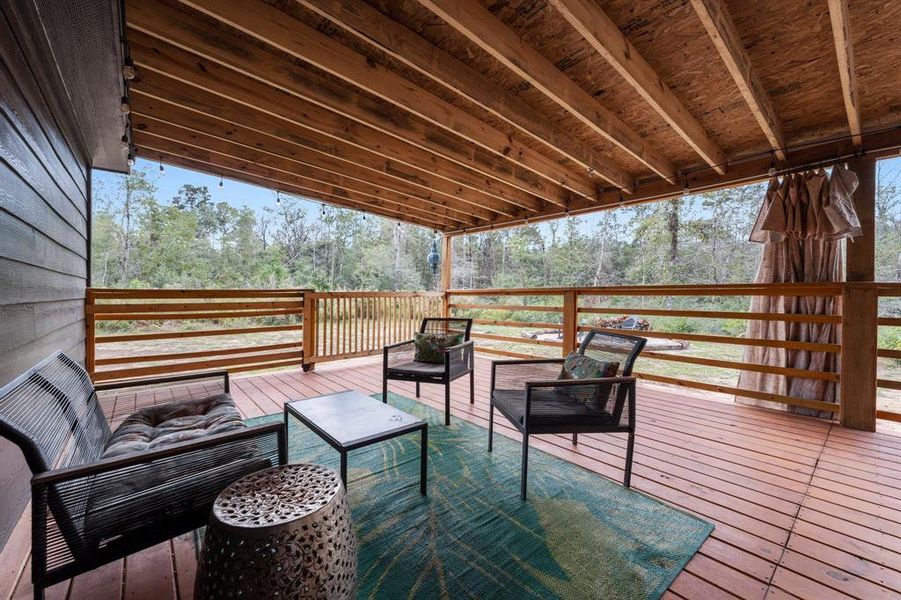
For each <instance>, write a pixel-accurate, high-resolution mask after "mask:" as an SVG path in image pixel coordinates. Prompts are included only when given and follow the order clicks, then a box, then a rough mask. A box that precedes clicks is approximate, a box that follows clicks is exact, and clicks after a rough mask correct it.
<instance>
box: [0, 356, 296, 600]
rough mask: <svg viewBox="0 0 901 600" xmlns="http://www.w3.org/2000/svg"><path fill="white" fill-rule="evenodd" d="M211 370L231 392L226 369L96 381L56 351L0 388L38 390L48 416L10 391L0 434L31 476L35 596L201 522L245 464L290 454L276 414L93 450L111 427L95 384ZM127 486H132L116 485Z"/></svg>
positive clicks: (29, 393) (2, 393) (124, 385)
mask: <svg viewBox="0 0 901 600" xmlns="http://www.w3.org/2000/svg"><path fill="white" fill-rule="evenodd" d="M54 361H56V363H58V364H59V365H61V366H60V367H59V369H68V371H67V372H66V379H65V381H66V382H67V383H71V384H72V385H71V386H68V387H70V388H71V389H63V387H66V386H61V385H59V382H56V383H54V382H53V381H51V380H49V379H48V378H47V377H45V376H44V375H43V373H45V372H47V371H46V369H48V368H50V367H51V366H52V367H53V368H57V367H56V366H55V364H54ZM57 372H61V371H57ZM211 378H216V379H217V380H218V379H219V378H221V385H222V389H223V390H224V392H223V393H226V394H227V393H228V391H229V382H228V373H227V372H225V371H217V372H205V373H197V374H188V375H177V376H171V377H158V378H149V379H139V380H130V381H126V382H121V383H108V384H101V385H97V386H94V385H93V384H92V382H91V379H90V377H89V376H88V374H87V372H86V371H84V369H83V368H82V367H81V365H80V364H78V363H77V362H75V361H74V360H72V359H71V358H69V357H68V356H66V355H65V354H63V353H62V352H58V353H56V354H54V355H52V356H50V357H48V358H47V359H45V360H43V361H41V362H40V363H38V364H37V365H35V366H34V367H32V368H31V369H29V370H28V371H26V372H25V373H23V374H22V375H20V376H19V377H17V378H16V379H15V380H13V381H12V382H10V383H9V384H7V385H6V386H4V387H3V388H2V389H0V408H3V407H4V403H3V401H4V399H6V398H7V396H9V395H10V394H24V395H25V396H23V398H22V399H25V398H33V397H36V395H38V394H41V393H43V394H44V396H43V400H44V401H43V403H38V402H35V406H38V405H40V406H42V407H43V409H44V413H46V414H41V415H34V414H31V415H29V414H27V412H23V411H27V410H29V407H28V405H27V403H26V402H18V403H16V397H15V396H14V397H13V400H11V401H10V402H13V403H12V404H8V405H7V407H6V408H7V409H8V410H9V411H10V412H9V413H8V414H4V413H3V412H2V411H0V436H3V437H5V438H7V439H9V440H11V441H12V442H13V443H15V444H16V445H17V446H18V447H19V448H20V449H21V451H22V453H23V455H24V456H25V460H26V462H27V463H28V466H29V468H30V470H31V472H32V474H33V477H32V479H31V496H32V502H31V508H32V564H31V567H32V582H33V584H34V597H35V598H36V599H41V598H43V597H44V590H45V588H47V587H49V586H51V585H53V584H55V583H59V582H61V581H64V580H66V579H70V578H72V577H74V576H76V575H79V574H81V573H85V572H87V571H90V570H92V569H94V568H97V567H99V566H102V565H104V564H106V563H108V562H111V561H113V560H117V559H119V558H123V557H125V556H127V555H129V554H133V553H134V552H137V551H140V550H143V549H145V548H149V547H151V546H153V545H155V544H158V543H160V542H163V541H166V540H168V539H171V538H172V537H175V536H177V535H181V534H183V533H187V532H190V531H193V530H195V529H197V528H198V527H201V526H203V525H205V524H206V522H207V519H208V518H209V513H210V509H211V507H212V503H213V501H214V500H215V498H216V496H217V495H218V494H219V492H220V491H222V489H224V488H225V487H227V486H228V485H229V484H230V483H232V482H233V481H235V480H236V479H237V478H239V477H240V476H242V475H244V474H246V473H247V472H250V471H251V469H252V470H254V471H255V470H258V469H259V468H264V467H265V466H274V465H275V464H285V463H286V462H287V440H286V437H285V429H284V424H283V423H282V422H277V423H271V424H265V425H258V426H253V427H246V428H243V429H240V430H237V431H231V432H226V433H220V434H213V435H209V436H205V437H201V438H198V439H194V440H188V441H184V442H178V443H173V444H171V445H166V446H164V447H161V448H158V449H154V450H149V451H145V452H139V453H133V454H125V455H121V456H113V457H109V458H100V454H101V453H102V450H103V448H104V447H105V445H106V442H107V439H105V438H104V436H106V437H108V435H109V433H110V428H109V423H108V420H107V418H108V417H107V415H106V414H105V413H104V411H103V407H102V406H101V404H100V400H99V399H98V395H97V392H106V391H110V390H127V389H129V388H142V389H141V390H140V391H141V392H143V391H145V390H146V389H147V388H151V389H152V388H155V387H158V386H169V387H173V386H178V385H188V384H190V382H197V381H199V380H203V379H207V380H209V379H211ZM74 388H78V389H74ZM23 390H24V391H23ZM48 394H49V397H48ZM51 398H52V400H51ZM37 417H40V418H37ZM54 417H56V418H54ZM38 422H40V423H41V424H40V430H38V431H30V432H29V431H26V429H27V428H29V427H30V425H26V426H23V425H22V423H26V424H31V425H33V424H36V423H38ZM17 423H18V426H17ZM32 429H34V428H32ZM86 459H87V460H86ZM142 486H143V487H142ZM126 489H127V490H128V491H129V492H130V493H123V490H126ZM117 493H118V495H116V494H117ZM161 499H162V500H161ZM104 511H105V512H104ZM115 514H119V515H122V514H127V518H128V520H129V523H128V525H125V524H122V523H121V521H120V529H119V530H117V527H116V526H117V523H116V522H105V521H103V520H102V517H103V516H104V515H115ZM93 522H96V527H92V525H91V524H92V523H93ZM121 528H125V531H122V530H121ZM51 563H52V564H51Z"/></svg>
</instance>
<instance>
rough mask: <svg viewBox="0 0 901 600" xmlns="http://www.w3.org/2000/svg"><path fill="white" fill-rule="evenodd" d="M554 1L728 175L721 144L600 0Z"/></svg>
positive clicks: (571, 21) (640, 90)
mask: <svg viewBox="0 0 901 600" xmlns="http://www.w3.org/2000/svg"><path fill="white" fill-rule="evenodd" d="M550 2H551V4H552V5H553V6H554V7H555V8H556V9H557V10H558V11H559V12H560V14H561V15H563V17H564V18H565V19H566V20H567V21H568V22H569V24H570V25H572V27H573V28H574V29H575V30H576V31H578V32H579V34H580V35H581V36H582V37H583V38H585V40H586V41H587V42H588V43H589V44H590V45H591V47H592V48H594V49H595V50H596V51H597V53H598V54H600V55H601V57H603V58H604V60H605V61H607V62H608V63H609V64H610V65H611V66H612V67H613V68H614V69H616V72H617V73H619V74H620V75H621V76H622V77H623V78H624V79H625V80H626V81H627V82H628V83H629V84H630V85H631V86H632V87H633V88H635V90H636V91H637V92H638V93H639V94H641V96H642V98H644V99H645V100H646V101H647V102H648V104H650V105H651V106H652V107H653V108H654V110H656V111H657V113H658V114H659V115H660V116H661V117H663V118H664V119H665V120H666V122H667V123H669V124H670V126H671V127H672V128H673V129H674V130H675V131H676V133H678V134H679V135H680V136H681V137H682V139H684V140H685V141H686V142H688V144H689V145H690V146H691V147H692V148H693V149H694V150H695V152H697V153H698V154H699V155H700V156H701V158H703V159H704V161H705V162H707V164H708V165H710V166H711V167H713V169H714V170H715V171H716V172H717V173H719V174H721V175H722V174H724V173H725V172H726V155H725V154H724V153H723V151H722V150H721V149H720V147H719V146H718V145H717V143H716V142H714V141H713V139H711V137H710V135H709V134H708V133H707V131H705V130H704V128H703V127H702V126H701V124H700V123H698V121H697V120H696V119H695V118H694V117H693V116H692V114H691V113H690V112H689V111H688V109H687V108H685V105H683V104H682V102H681V101H680V100H679V99H678V98H677V97H676V95H675V94H674V93H673V92H672V90H670V88H669V86H667V85H666V83H664V82H663V80H661V79H660V76H659V75H658V74H657V72H656V71H655V70H654V68H653V67H652V66H651V65H650V64H648V61H646V60H645V59H644V57H643V56H642V55H641V54H640V53H639V52H638V49H636V48H635V46H633V45H632V42H630V41H629V39H628V38H626V36H625V35H623V33H622V32H621V31H620V29H619V27H617V25H616V23H614V22H613V20H611V19H610V17H608V16H607V13H605V12H604V11H603V10H602V9H601V7H600V6H598V4H597V2H596V0H550Z"/></svg>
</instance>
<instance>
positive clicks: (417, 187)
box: [132, 86, 497, 223]
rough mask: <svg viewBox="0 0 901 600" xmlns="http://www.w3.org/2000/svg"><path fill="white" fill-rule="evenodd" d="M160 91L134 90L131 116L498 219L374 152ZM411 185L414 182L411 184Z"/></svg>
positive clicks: (451, 210)
mask: <svg viewBox="0 0 901 600" xmlns="http://www.w3.org/2000/svg"><path fill="white" fill-rule="evenodd" d="M145 90H149V93H145ZM158 92H159V90H158V89H154V88H147V87H144V86H142V87H133V88H132V104H133V107H134V111H135V112H137V113H138V114H141V115H147V116H150V117H152V118H155V119H157V120H160V121H163V122H167V123H173V124H179V125H184V126H187V127H190V128H192V129H196V130H198V131H201V132H204V133H208V134H211V135H215V136H218V137H222V138H224V139H240V140H242V141H245V142H250V144H249V145H252V146H253V147H255V148H260V149H265V150H267V151H272V152H274V153H276V154H278V155H280V156H285V157H287V158H291V159H294V160H298V161H300V162H303V163H307V164H310V165H314V166H317V167H319V168H323V169H326V170H329V171H332V172H335V173H354V174H355V175H356V176H357V177H358V178H359V179H362V180H366V181H371V182H373V183H375V184H376V185H379V186H381V187H384V188H386V189H391V190H394V191H396V192H398V193H400V194H404V195H407V196H410V197H415V198H418V199H420V200H422V202H424V203H425V204H428V205H430V206H434V207H435V208H436V209H437V210H438V211H439V214H441V213H440V211H441V210H442V209H446V210H447V211H448V216H455V217H456V218H458V219H460V220H462V221H469V222H471V223H475V222H478V221H490V220H491V219H492V218H493V217H495V216H496V215H497V213H493V212H492V211H488V210H484V209H478V208H476V207H474V206H471V205H468V204H466V203H464V202H461V201H459V200H458V199H457V198H454V197H453V196H444V195H442V194H438V193H435V192H434V191H433V190H432V188H431V187H430V185H431V183H434V182H430V181H428V180H423V179H424V178H427V176H426V175H422V176H419V175H416V174H415V173H412V172H410V171H408V170H405V169H403V165H394V164H389V163H388V162H387V161H385V160H384V159H383V158H382V157H380V156H378V155H376V154H374V153H369V154H364V153H363V152H362V151H361V150H360V149H358V148H355V147H353V146H351V145H349V144H344V145H341V144H340V143H339V142H337V141H336V140H330V139H329V138H326V137H325V136H317V134H314V133H312V132H304V131H303V130H298V131H295V130H293V129H291V128H289V127H288V126H287V125H286V126H285V127H281V126H279V127H275V128H274V129H273V130H272V131H271V133H270V132H267V131H264V130H262V129H260V128H259V127H261V126H265V125H267V123H266V117H265V115H262V114H259V113H255V112H252V111H248V110H246V109H242V108H241V107H240V105H230V104H228V103H227V101H224V100H221V99H217V98H215V97H212V96H207V98H209V99H211V100H215V101H216V102H214V103H211V104H209V105H207V106H206V107H204V110H202V111H200V110H196V109H194V108H190V107H186V106H184V105H182V104H180V103H179V102H178V101H177V100H178V99H175V100H176V101H170V100H167V99H163V98H160V97H158V95H155V94H158ZM217 107H218V109H217ZM207 111H209V112H207ZM239 117H243V118H240V119H239ZM270 122H271V120H270ZM414 181H416V182H417V183H413V182H414Z"/></svg>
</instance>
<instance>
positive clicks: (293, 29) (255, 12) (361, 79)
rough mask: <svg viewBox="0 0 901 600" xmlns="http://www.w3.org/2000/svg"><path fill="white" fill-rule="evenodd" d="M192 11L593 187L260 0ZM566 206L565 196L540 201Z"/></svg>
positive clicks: (553, 178)
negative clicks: (287, 17)
mask: <svg viewBox="0 0 901 600" xmlns="http://www.w3.org/2000/svg"><path fill="white" fill-rule="evenodd" d="M181 2H182V3H183V4H185V5H187V6H190V7H191V8H194V9H196V10H199V11H201V12H203V13H204V14H206V15H208V16H210V17H212V18H214V19H216V20H218V21H219V22H221V23H224V24H226V25H228V26H229V27H232V28H234V29H237V30H238V31H241V32H243V33H245V34H246V35H248V36H251V37H254V38H256V39H258V40H259V41H261V42H263V43H265V44H268V45H270V46H272V47H274V48H277V49H279V50H280V51H282V52H284V53H286V54H289V55H291V56H293V57H295V58H298V59H300V60H303V61H305V62H308V63H310V64H311V65H313V66H315V67H317V68H319V69H322V70H323V71H325V72H327V73H330V74H331V75H334V76H335V77H338V78H339V79H342V80H344V81H346V82H347V83H349V84H351V85H354V86H357V87H359V88H360V89H363V90H366V91H367V92H369V93H371V94H373V95H374V96H377V97H378V98H381V99H382V100H384V101H386V102H389V103H391V104H393V105H395V106H397V107H398V108H400V109H402V110H406V111H408V112H410V113H412V114H414V115H416V116H417V117H420V118H422V119H423V120H425V121H427V122H429V123H431V124H432V125H434V126H436V127H440V128H442V129H444V130H446V131H447V132H448V133H451V134H454V135H457V136H459V137H461V138H463V139H464V140H466V141H468V142H470V143H472V144H475V145H476V146H479V147H481V148H483V149H484V150H487V151H488V152H492V153H494V154H496V155H497V156H499V157H502V158H505V159H508V160H510V161H512V162H514V163H516V164H517V165H519V166H520V167H522V168H524V169H528V170H529V171H531V172H532V173H534V174H535V175H537V176H539V177H542V178H545V179H547V180H548V181H549V182H550V183H551V184H554V185H557V186H562V187H564V188H567V189H569V190H571V191H573V192H575V193H577V194H580V195H582V196H594V195H595V193H596V192H597V188H596V186H595V184H594V182H592V181H591V180H590V178H589V177H588V175H587V174H584V173H575V172H574V171H573V170H572V169H568V168H566V167H565V166H563V165H561V164H559V163H557V162H555V161H554V160H552V159H550V158H548V157H547V156H545V155H543V154H541V153H540V152H537V151H535V150H533V149H532V148H530V147H529V146H526V145H525V144H523V143H522V142H520V141H519V140H517V139H516V138H513V137H511V136H509V135H507V134H506V133H504V132H503V131H500V130H498V129H496V128H494V127H492V126H491V125H489V124H488V123H485V122H484V121H481V120H480V119H478V118H476V117H474V116H473V115H471V114H469V113H467V112H466V111H464V110H462V109H460V108H457V107H456V106H454V105H453V104H450V103H449V102H447V101H445V100H443V99H441V98H439V97H438V96H436V95H434V94H432V93H430V92H428V91H427V90H425V89H423V88H421V87H419V86H417V85H416V84H414V83H413V82H411V81H409V80H408V79H405V78H403V77H401V76H400V75H398V74H396V73H394V72H392V71H390V70H389V69H387V68H385V67H383V66H381V65H379V64H377V63H375V62H374V61H372V60H370V59H368V58H367V57H366V56H363V55H361V54H358V53H357V52H355V51H354V50H352V49H351V48H348V47H347V46H345V45H343V44H341V43H340V42H338V41H336V40H334V39H332V38H330V37H329V36H327V35H325V34H323V33H320V32H318V31H316V30H315V29H313V28H312V27H308V26H306V25H304V24H303V23H301V22H299V21H297V20H291V19H286V17H285V13H284V12H282V11H280V10H278V9H277V8H275V7H272V6H270V5H268V4H266V3H265V2H263V1H262V0H181ZM545 198H546V199H547V200H549V201H551V202H553V203H555V204H559V205H560V206H566V199H567V198H566V195H562V196H553V195H549V196H545Z"/></svg>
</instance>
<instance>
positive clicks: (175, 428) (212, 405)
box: [103, 394, 245, 458]
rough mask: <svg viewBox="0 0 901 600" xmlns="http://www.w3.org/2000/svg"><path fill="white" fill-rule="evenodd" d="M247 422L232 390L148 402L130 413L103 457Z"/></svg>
mask: <svg viewBox="0 0 901 600" xmlns="http://www.w3.org/2000/svg"><path fill="white" fill-rule="evenodd" d="M244 426H245V425H244V422H243V421H242V420H241V414H240V413H239V412H238V409H237V407H236V406H235V403H234V401H233V400H232V399H231V396H229V395H228V394H219V395H217V396H210V397H209V398H202V399H196V400H187V401H180V402H170V403H167V404H160V405H157V406H148V407H146V408H142V409H141V410H139V411H137V412H135V413H132V414H131V415H129V416H128V417H126V419H125V421H123V422H122V424H121V425H119V427H118V428H117V429H116V431H114V432H113V434H112V435H111V436H110V439H109V442H107V445H106V449H105V450H104V451H103V457H104V458H109V457H110V456H119V455H122V454H130V453H132V452H143V451H145V450H153V449H155V448H160V447H163V446H167V445H171V444H175V443H177V442H183V441H186V440H193V439H196V438H199V437H203V436H207V435H213V434H215V433H224V432H226V431H233V430H235V429H242V428H243V427H244Z"/></svg>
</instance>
